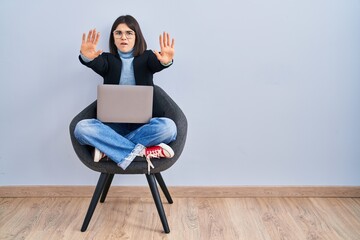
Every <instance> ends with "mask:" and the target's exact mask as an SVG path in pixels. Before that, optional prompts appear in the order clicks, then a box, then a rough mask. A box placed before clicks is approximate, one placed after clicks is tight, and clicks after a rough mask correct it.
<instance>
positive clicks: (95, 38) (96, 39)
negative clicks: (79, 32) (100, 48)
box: [82, 28, 100, 45]
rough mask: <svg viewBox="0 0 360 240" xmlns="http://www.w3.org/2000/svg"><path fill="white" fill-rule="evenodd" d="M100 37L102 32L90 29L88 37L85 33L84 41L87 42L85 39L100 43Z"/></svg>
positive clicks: (89, 41) (88, 41)
mask: <svg viewBox="0 0 360 240" xmlns="http://www.w3.org/2000/svg"><path fill="white" fill-rule="evenodd" d="M99 38H100V32H96V29H95V28H94V29H92V30H89V33H88V35H87V37H86V34H85V33H83V37H82V43H85V39H86V42H87V43H94V44H95V45H97V44H98V42H99Z"/></svg>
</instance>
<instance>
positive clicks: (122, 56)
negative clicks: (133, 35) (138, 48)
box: [118, 49, 134, 59]
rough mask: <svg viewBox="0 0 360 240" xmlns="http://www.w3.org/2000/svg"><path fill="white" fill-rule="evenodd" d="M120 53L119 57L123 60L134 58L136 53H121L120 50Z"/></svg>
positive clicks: (132, 51) (132, 50)
mask: <svg viewBox="0 0 360 240" xmlns="http://www.w3.org/2000/svg"><path fill="white" fill-rule="evenodd" d="M118 53H119V56H120V57H121V58H124V59H129V58H133V57H134V56H133V53H134V49H131V51H130V52H121V51H120V50H118Z"/></svg>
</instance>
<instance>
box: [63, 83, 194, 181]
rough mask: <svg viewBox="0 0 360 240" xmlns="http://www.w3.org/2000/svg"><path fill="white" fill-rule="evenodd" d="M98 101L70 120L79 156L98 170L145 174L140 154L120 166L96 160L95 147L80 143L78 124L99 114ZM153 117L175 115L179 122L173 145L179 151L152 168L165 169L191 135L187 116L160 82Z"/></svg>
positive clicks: (153, 170) (155, 93)
mask: <svg viewBox="0 0 360 240" xmlns="http://www.w3.org/2000/svg"><path fill="white" fill-rule="evenodd" d="M96 104H97V102H96V101H94V102H93V103H91V104H90V105H89V106H87V107H86V108H85V109H84V110H82V111H81V112H80V113H79V114H78V115H76V116H75V117H74V118H73V120H72V121H71V123H70V126H69V129H70V137H71V142H72V145H73V148H74V150H75V152H76V154H77V156H78V157H79V159H80V160H81V161H82V162H83V163H84V164H85V165H86V166H87V167H89V168H90V169H92V170H94V171H97V172H104V173H112V174H145V173H147V163H146V161H144V160H143V159H141V158H139V157H137V158H135V159H134V162H133V163H131V164H130V165H129V167H128V168H127V169H126V170H123V169H121V168H120V167H118V166H117V165H116V164H115V163H114V162H112V161H109V162H99V163H94V161H93V158H92V149H93V148H92V147H90V146H85V145H81V144H79V142H78V141H77V140H76V138H75V136H74V130H75V126H76V124H77V123H78V122H79V121H81V120H83V119H91V118H96ZM153 117H167V118H170V119H172V120H173V121H174V122H175V124H176V126H177V138H176V140H175V141H174V142H172V143H170V144H169V145H170V146H171V148H172V149H173V150H174V152H175V156H174V157H173V158H170V159H153V160H152V162H153V164H154V166H155V168H154V169H152V170H151V172H153V173H156V172H162V171H164V170H166V169H168V168H169V167H171V166H172V165H173V164H174V163H175V162H176V161H177V159H178V158H179V157H180V155H181V153H182V151H183V149H184V146H185V142H186V136H187V119H186V116H185V114H184V113H183V111H182V110H181V109H180V107H179V106H178V105H177V104H176V103H175V102H174V100H173V99H171V97H170V96H169V95H168V94H167V93H166V92H165V91H164V90H163V89H162V88H160V87H159V86H157V85H155V86H154V106H153Z"/></svg>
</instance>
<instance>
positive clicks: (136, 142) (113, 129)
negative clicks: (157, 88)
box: [75, 15, 177, 172]
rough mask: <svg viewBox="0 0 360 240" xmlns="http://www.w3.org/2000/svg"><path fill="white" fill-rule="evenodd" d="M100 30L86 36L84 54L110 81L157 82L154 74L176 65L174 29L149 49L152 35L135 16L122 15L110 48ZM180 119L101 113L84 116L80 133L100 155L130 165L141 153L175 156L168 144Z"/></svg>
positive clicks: (86, 61) (83, 59)
mask: <svg viewBox="0 0 360 240" xmlns="http://www.w3.org/2000/svg"><path fill="white" fill-rule="evenodd" d="M99 38H100V33H99V32H96V30H95V29H94V30H90V31H89V33H88V35H87V36H86V34H85V33H84V34H83V36H82V44H81V49H80V56H79V60H80V62H81V63H82V64H84V65H85V66H87V67H89V68H91V69H93V70H94V71H95V72H96V73H98V74H99V75H100V76H102V77H103V78H104V84H124V85H150V86H152V85H153V74H154V73H156V72H159V71H161V70H163V69H165V68H167V67H169V66H170V65H172V62H173V57H174V39H172V40H171V41H170V36H169V34H168V33H165V32H164V33H163V34H162V35H160V37H159V41H160V48H161V51H160V52H157V51H151V50H147V49H146V48H147V45H146V41H145V39H144V37H143V35H142V33H141V29H140V26H139V24H138V22H137V21H136V19H135V18H133V17H132V16H129V15H125V16H120V17H119V18H117V19H116V20H115V22H114V24H113V26H112V28H111V32H110V38H109V48H110V53H105V52H104V53H103V52H102V51H101V50H97V49H96V46H97V44H98V42H99ZM176 134H177V130H176V125H175V123H174V122H173V121H172V120H171V119H168V118H152V119H151V120H150V122H149V123H146V124H131V123H103V122H100V121H99V120H97V119H85V120H82V121H80V122H79V123H78V124H77V125H76V128H75V137H76V139H77V140H78V141H79V142H80V143H81V144H87V145H91V146H93V147H94V148H95V151H94V161H95V162H98V161H99V160H100V159H101V158H103V157H104V156H105V155H106V156H108V157H109V158H110V159H111V160H113V161H114V162H115V163H117V165H118V166H119V167H121V168H123V169H126V168H127V167H128V166H129V165H130V163H131V162H132V161H133V159H134V158H135V157H136V156H144V157H145V158H146V160H147V161H148V171H149V172H150V166H151V167H152V168H154V166H153V165H152V164H151V161H150V158H160V157H165V158H171V157H173V156H174V151H173V150H172V149H171V147H170V146H168V145H167V144H168V143H170V142H172V141H174V140H175V139H176Z"/></svg>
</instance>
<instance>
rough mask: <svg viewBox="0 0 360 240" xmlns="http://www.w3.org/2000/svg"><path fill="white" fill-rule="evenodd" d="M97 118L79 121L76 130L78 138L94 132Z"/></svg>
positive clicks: (75, 133)
mask: <svg viewBox="0 0 360 240" xmlns="http://www.w3.org/2000/svg"><path fill="white" fill-rule="evenodd" d="M96 121H98V120H97V119H83V120H81V121H79V122H78V123H77V124H76V126H75V130H74V136H75V138H77V139H82V138H83V137H84V136H87V135H89V134H92V132H93V130H94V128H93V126H94V125H95V124H96Z"/></svg>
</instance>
